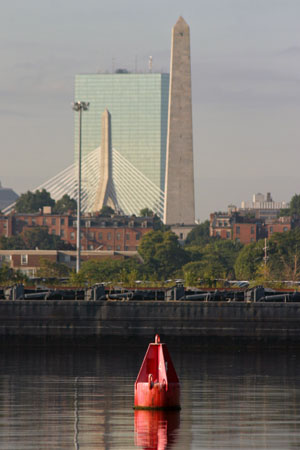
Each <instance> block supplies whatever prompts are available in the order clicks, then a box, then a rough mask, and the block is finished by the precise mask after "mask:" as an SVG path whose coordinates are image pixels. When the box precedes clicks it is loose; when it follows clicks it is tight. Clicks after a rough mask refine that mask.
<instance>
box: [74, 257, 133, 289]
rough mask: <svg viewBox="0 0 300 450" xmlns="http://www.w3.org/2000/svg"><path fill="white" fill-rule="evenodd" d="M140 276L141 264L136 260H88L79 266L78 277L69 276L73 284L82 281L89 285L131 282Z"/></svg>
mask: <svg viewBox="0 0 300 450" xmlns="http://www.w3.org/2000/svg"><path fill="white" fill-rule="evenodd" d="M140 274H141V264H140V263H139V262H138V260H137V259H134V258H130V259H128V260H125V261H122V260H113V259H103V260H102V261H97V260H92V259H91V260H89V261H85V262H83V263H82V265H81V269H80V272H79V276H78V277H77V278H76V277H75V276H74V275H73V274H72V275H71V281H72V280H74V282H75V283H77V282H81V283H83V281H84V282H85V283H87V284H89V285H92V284H95V283H101V282H104V281H112V282H118V281H123V282H125V283H126V282H129V283H130V282H131V281H132V279H133V278H134V279H135V280H136V279H137V277H138V276H139V275H140Z"/></svg>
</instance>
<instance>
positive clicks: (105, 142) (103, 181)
mask: <svg viewBox="0 0 300 450" xmlns="http://www.w3.org/2000/svg"><path fill="white" fill-rule="evenodd" d="M99 162H100V164H99V166H100V177H99V178H100V181H99V185H98V189H97V194H96V200H95V204H94V211H100V210H101V209H102V208H103V206H106V205H107V206H110V207H112V208H113V209H115V208H116V204H115V202H114V200H113V199H112V196H111V192H114V189H113V186H112V183H113V182H112V145H111V115H110V112H109V111H108V109H105V111H104V112H103V114H102V141H101V147H100V161H99Z"/></svg>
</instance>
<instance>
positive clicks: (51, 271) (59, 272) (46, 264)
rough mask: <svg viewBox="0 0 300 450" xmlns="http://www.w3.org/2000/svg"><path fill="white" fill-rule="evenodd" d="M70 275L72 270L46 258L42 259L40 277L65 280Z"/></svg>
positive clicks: (38, 272) (38, 273)
mask: <svg viewBox="0 0 300 450" xmlns="http://www.w3.org/2000/svg"><path fill="white" fill-rule="evenodd" d="M69 273H70V269H69V268H68V267H67V266H66V265H65V264H61V263H57V262H55V261H50V260H49V259H46V258H41V259H40V267H39V269H38V271H37V275H38V277H42V278H63V277H67V276H68V275H69Z"/></svg>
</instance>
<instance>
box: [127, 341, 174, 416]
mask: <svg viewBox="0 0 300 450" xmlns="http://www.w3.org/2000/svg"><path fill="white" fill-rule="evenodd" d="M134 408H135V409H180V385H179V379H178V376H177V373H176V370H175V368H174V365H173V362H172V359H171V356H170V354H169V351H168V348H167V346H166V344H164V343H161V342H160V337H159V335H158V334H157V335H156V336H155V342H154V343H150V344H149V346H148V349H147V352H146V355H145V357H144V360H143V363H142V365H141V368H140V371H139V373H138V376H137V379H136V382H135V385H134Z"/></svg>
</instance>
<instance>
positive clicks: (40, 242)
mask: <svg viewBox="0 0 300 450" xmlns="http://www.w3.org/2000/svg"><path fill="white" fill-rule="evenodd" d="M21 236H22V238H23V241H24V243H25V248H26V249H33V250H34V249H36V248H37V249H39V250H72V249H73V247H72V245H71V244H68V243H66V242H64V241H63V240H62V239H61V238H60V236H56V235H53V234H49V233H48V230H47V228H43V227H33V228H31V229H27V230H25V231H23V233H22V234H21Z"/></svg>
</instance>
